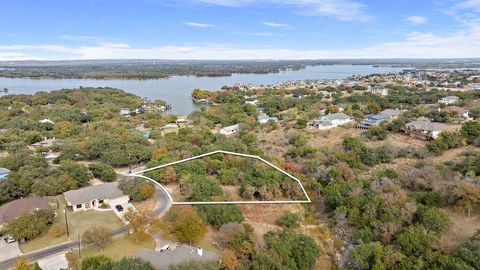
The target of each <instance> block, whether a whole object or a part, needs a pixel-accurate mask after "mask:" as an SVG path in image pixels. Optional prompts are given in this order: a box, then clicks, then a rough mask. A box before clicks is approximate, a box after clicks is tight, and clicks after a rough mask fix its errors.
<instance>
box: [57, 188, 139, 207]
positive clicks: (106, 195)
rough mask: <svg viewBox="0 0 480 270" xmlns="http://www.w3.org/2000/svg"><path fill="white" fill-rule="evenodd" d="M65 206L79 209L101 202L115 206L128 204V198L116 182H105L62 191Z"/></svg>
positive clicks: (97, 205)
mask: <svg viewBox="0 0 480 270" xmlns="http://www.w3.org/2000/svg"><path fill="white" fill-rule="evenodd" d="M63 195H64V196H65V201H67V207H68V209H70V210H71V211H74V212H76V211H80V210H88V209H96V208H99V207H100V206H101V205H102V204H105V205H109V206H110V207H115V205H125V204H128V202H129V200H130V198H129V197H128V195H125V194H123V191H122V190H120V189H119V188H118V183H105V184H101V185H95V186H89V187H85V188H80V189H76V190H70V191H67V192H65V193H63Z"/></svg>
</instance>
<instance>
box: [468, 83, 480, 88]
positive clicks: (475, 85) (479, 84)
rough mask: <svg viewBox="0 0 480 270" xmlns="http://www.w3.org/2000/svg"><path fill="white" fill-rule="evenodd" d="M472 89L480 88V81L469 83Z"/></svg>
mask: <svg viewBox="0 0 480 270" xmlns="http://www.w3.org/2000/svg"><path fill="white" fill-rule="evenodd" d="M468 87H470V89H472V90H480V83H471V84H469V85H468Z"/></svg>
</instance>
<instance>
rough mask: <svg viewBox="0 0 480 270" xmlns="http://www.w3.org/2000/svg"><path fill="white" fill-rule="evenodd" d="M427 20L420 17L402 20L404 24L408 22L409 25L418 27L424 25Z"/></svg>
mask: <svg viewBox="0 0 480 270" xmlns="http://www.w3.org/2000/svg"><path fill="white" fill-rule="evenodd" d="M427 20H428V19H427V18H425V17H422V16H410V17H407V18H405V19H403V21H404V22H408V23H410V24H413V25H420V24H424V23H426V22H427Z"/></svg>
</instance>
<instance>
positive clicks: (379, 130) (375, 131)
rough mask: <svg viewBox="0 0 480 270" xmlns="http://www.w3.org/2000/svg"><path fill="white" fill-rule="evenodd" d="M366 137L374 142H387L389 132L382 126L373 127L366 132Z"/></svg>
mask: <svg viewBox="0 0 480 270" xmlns="http://www.w3.org/2000/svg"><path fill="white" fill-rule="evenodd" d="M365 136H366V137H367V138H369V139H370V140H374V141H376V140H385V139H386V138H387V136H388V130H387V129H386V128H384V127H381V126H373V127H370V128H369V129H368V130H367V131H366V132H365Z"/></svg>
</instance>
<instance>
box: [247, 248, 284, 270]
mask: <svg viewBox="0 0 480 270" xmlns="http://www.w3.org/2000/svg"><path fill="white" fill-rule="evenodd" d="M273 255H274V254H269V253H266V252H258V253H257V254H255V256H253V260H252V270H286V269H287V268H286V267H284V266H283V265H282V264H281V262H280V261H279V260H278V258H275V257H276V256H275V257H274V256H273Z"/></svg>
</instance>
